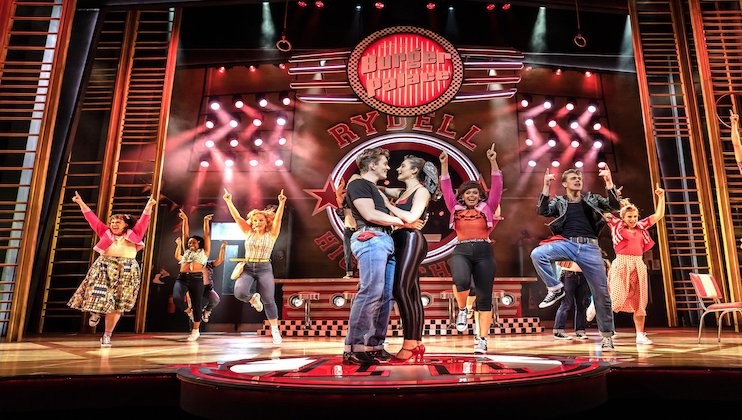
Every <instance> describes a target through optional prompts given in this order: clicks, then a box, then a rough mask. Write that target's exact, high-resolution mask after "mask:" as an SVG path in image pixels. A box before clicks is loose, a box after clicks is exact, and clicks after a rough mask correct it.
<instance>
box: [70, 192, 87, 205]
mask: <svg viewBox="0 0 742 420" xmlns="http://www.w3.org/2000/svg"><path fill="white" fill-rule="evenodd" d="M72 201H73V202H75V203H77V204H79V205H81V206H82V205H83V204H85V202H84V201H82V197H80V193H78V192H77V191H75V195H73V196H72Z"/></svg>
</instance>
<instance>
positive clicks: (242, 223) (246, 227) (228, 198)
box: [223, 188, 252, 233]
mask: <svg viewBox="0 0 742 420" xmlns="http://www.w3.org/2000/svg"><path fill="white" fill-rule="evenodd" d="M223 198H224V201H225V202H226V203H227V208H228V209H229V214H231V215H232V219H234V221H235V223H237V226H239V227H240V229H242V231H243V232H245V233H249V232H252V226H250V224H249V223H247V221H246V220H245V219H243V218H242V216H240V212H239V211H237V208H236V207H235V206H234V203H233V202H232V194H231V193H230V192H229V191H227V189H226V188H225V189H224V197H223Z"/></svg>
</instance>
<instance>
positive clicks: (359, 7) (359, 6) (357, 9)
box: [356, 4, 363, 12]
mask: <svg viewBox="0 0 742 420" xmlns="http://www.w3.org/2000/svg"><path fill="white" fill-rule="evenodd" d="M361 9H363V7H361V5H360V4H356V12H360V11H361Z"/></svg>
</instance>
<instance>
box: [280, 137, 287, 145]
mask: <svg viewBox="0 0 742 420" xmlns="http://www.w3.org/2000/svg"><path fill="white" fill-rule="evenodd" d="M278 144H280V145H281V146H283V145H284V144H286V137H281V138H280V139H278Z"/></svg>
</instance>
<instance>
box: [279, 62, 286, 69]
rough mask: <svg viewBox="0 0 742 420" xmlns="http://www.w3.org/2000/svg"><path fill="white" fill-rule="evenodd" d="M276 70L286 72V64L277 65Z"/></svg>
mask: <svg viewBox="0 0 742 420" xmlns="http://www.w3.org/2000/svg"><path fill="white" fill-rule="evenodd" d="M278 68H279V69H281V70H286V63H280V64H278Z"/></svg>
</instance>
